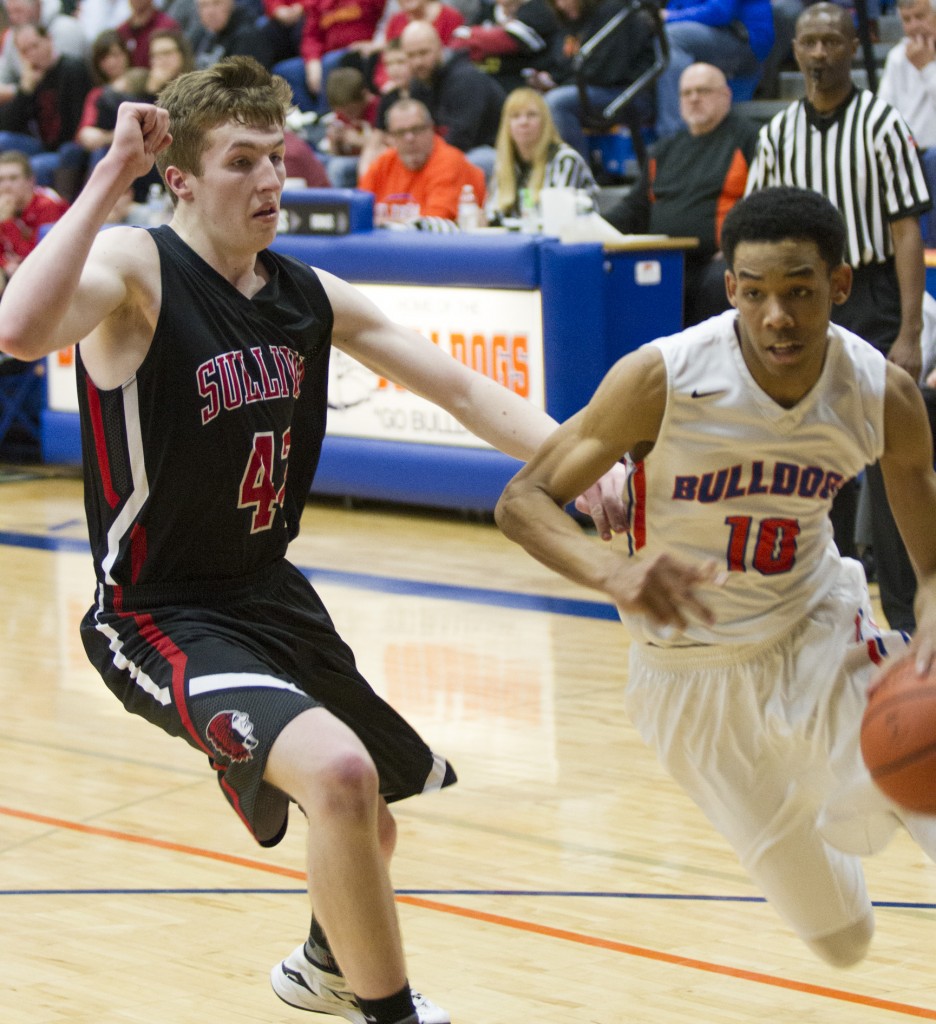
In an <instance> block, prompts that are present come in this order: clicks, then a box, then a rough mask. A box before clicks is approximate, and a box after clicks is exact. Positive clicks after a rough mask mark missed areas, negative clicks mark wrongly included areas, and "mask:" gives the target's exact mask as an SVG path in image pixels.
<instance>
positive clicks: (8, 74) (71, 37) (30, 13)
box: [0, 0, 89, 104]
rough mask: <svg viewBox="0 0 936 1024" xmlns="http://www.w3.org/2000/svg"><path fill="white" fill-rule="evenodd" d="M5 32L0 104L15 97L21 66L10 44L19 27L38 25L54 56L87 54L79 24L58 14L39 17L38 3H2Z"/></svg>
mask: <svg viewBox="0 0 936 1024" xmlns="http://www.w3.org/2000/svg"><path fill="white" fill-rule="evenodd" d="M5 6H6V13H7V24H8V31H7V32H6V34H5V35H4V36H3V42H2V44H0V104H3V103H8V102H9V101H10V100H11V99H12V98H13V96H14V94H15V93H16V87H17V85H18V84H19V80H20V72H21V70H22V62H21V60H20V55H19V51H18V50H17V48H16V43H15V42H14V40H13V34H14V31H15V30H16V29H17V28H18V27H19V26H20V25H41V26H42V27H43V28H45V29H46V30H47V31H48V34H49V38H50V39H51V40H52V42H53V44H54V45H55V49H56V51H57V52H58V53H61V54H67V55H70V56H73V57H84V56H85V55H86V54H87V52H88V39H89V37H87V36H85V33H84V29H83V28H82V27H81V25H80V23H79V22H78V21H77V20H76V19H75V18H72V17H69V16H68V15H65V14H62V13H61V12H60V11H59V10H58V7H57V6H56V7H55V8H54V9H55V11H56V13H54V14H51V15H45V16H44V15H43V8H42V6H41V4H40V0H6V3H5Z"/></svg>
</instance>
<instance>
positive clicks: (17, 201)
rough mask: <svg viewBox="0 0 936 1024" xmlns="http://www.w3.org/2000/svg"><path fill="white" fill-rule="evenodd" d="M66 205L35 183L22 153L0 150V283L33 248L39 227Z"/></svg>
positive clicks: (59, 215) (57, 217)
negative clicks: (0, 276)
mask: <svg viewBox="0 0 936 1024" xmlns="http://www.w3.org/2000/svg"><path fill="white" fill-rule="evenodd" d="M67 209H68V203H66V202H65V200H64V199H62V197H61V196H60V195H59V194H58V193H57V192H53V191H52V190H51V189H46V188H38V187H37V186H36V179H35V178H34V177H33V172H32V167H31V166H30V164H29V158H28V157H27V156H26V155H25V154H24V153H20V152H19V151H18V150H8V151H7V152H6V153H0V246H2V250H0V268H2V270H3V280H2V282H0V286H2V285H5V284H6V281H7V279H8V278H9V277H10V275H11V274H12V273H13V272H14V271H15V270H16V268H17V267H18V266H19V265H20V263H21V262H22V261H23V260H24V259H25V258H26V257H27V256H28V255H29V254H30V253H31V252H32V251H33V249H35V248H36V245H37V244H38V242H39V228H40V227H42V225H43V224H51V223H53V222H54V221H57V220H58V219H59V217H61V216H62V214H63V213H64V212H65V211H66V210H67Z"/></svg>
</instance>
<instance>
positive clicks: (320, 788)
mask: <svg viewBox="0 0 936 1024" xmlns="http://www.w3.org/2000/svg"><path fill="white" fill-rule="evenodd" d="M312 790H313V795H312V797H311V803H312V804H313V813H317V814H319V815H324V816H326V817H328V818H336V817H341V818H345V819H363V818H369V817H372V816H373V815H374V814H375V813H376V807H377V799H378V792H379V785H378V779H377V769H376V767H375V766H374V762H373V761H372V760H371V759H370V758H369V757H368V756H367V754H366V752H364V751H363V750H362V751H357V750H348V751H343V752H342V753H340V754H337V755H336V756H335V757H333V758H331V759H330V760H329V761H328V763H327V764H325V765H324V766H322V767H321V768H320V769H319V770H318V771H317V772H316V778H315V779H314V780H313V783H312ZM306 811H307V812H308V811H309V807H308V806H306Z"/></svg>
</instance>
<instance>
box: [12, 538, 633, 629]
mask: <svg viewBox="0 0 936 1024" xmlns="http://www.w3.org/2000/svg"><path fill="white" fill-rule="evenodd" d="M0 546H6V547H18V548H31V549H33V550H36V551H53V552H59V551H60V552H66V553H68V554H88V555H90V552H91V547H90V545H89V544H88V542H87V540H84V539H77V538H69V537H48V536H40V535H37V534H31V533H11V532H10V531H5V530H0ZM297 568H298V569H299V571H300V572H301V573H302V574H303V575H304V576H305V577H306V578H307V579H308V580H310V581H311V582H312V583H313V584H314V583H335V584H338V585H340V586H346V587H356V588H357V589H359V590H370V591H373V592H375V593H381V594H397V595H405V596H409V597H430V598H435V599H436V600H440V601H464V602H467V603H469V604H481V605H485V606H488V607H491V606H494V607H500V608H515V609H518V610H520V611H533V612H549V613H551V614H553V615H572V616H575V617H577V618H582V619H606V620H608V621H617V619H618V613H617V610H616V609H615V608H614V607H613V606H612V605H610V604H608V603H606V602H604V601H582V600H578V599H575V598H560V597H549V596H547V595H545V594H521V593H516V592H514V591H510V590H492V589H487V588H485V587H461V586H454V585H452V584H449V583H427V582H424V581H422V580H404V579H399V578H397V577H395V576H374V575H371V574H370V573H364V572H342V571H339V570H336V569H315V568H308V567H304V566H297Z"/></svg>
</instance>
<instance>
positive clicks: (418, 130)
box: [359, 99, 485, 231]
mask: <svg viewBox="0 0 936 1024" xmlns="http://www.w3.org/2000/svg"><path fill="white" fill-rule="evenodd" d="M434 127H435V126H434V125H433V123H432V118H431V116H430V114H429V111H428V109H427V108H426V105H425V104H424V103H420V101H419V100H414V99H403V100H399V101H397V102H396V103H394V105H393V106H392V107H391V108H390V110H389V111H388V112H387V131H386V135H387V137H388V138H389V140H390V149H388V150H386V151H385V152H384V153H382V154H381V155H380V156H379V157H377V159H376V160H374V162H373V163H372V164H371V165H370V166H369V167H368V168H367V170H366V171H365V172H364V174H363V175H362V176H361V179H360V181H359V186H360V188H362V189H365V190H366V191H367V192H373V193H374V197H375V204H374V222H375V224H377V225H379V226H390V227H396V226H405V227H416V228H420V229H422V230H435V231H439V230H453V229H454V227H455V221H456V218H457V216H458V201H459V198H460V196H461V194H462V192H463V190H464V189H465V186H470V187H471V189H472V191H473V192H474V197H475V200H476V201H477V203H478V206H479V207H483V205H484V198H485V190H484V173H483V172H482V171H481V170H480V169H479V168H478V167H475V166H474V164H472V163H469V161H468V159H467V158H466V157H465V154H464V153H462V151H461V150H460V149H456V148H455V147H454V146H450V145H449V144H448V143H447V142H445V141H443V140H442V139H441V138H440V137H439V136H438V135H437V134H436V133H435V130H434Z"/></svg>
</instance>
